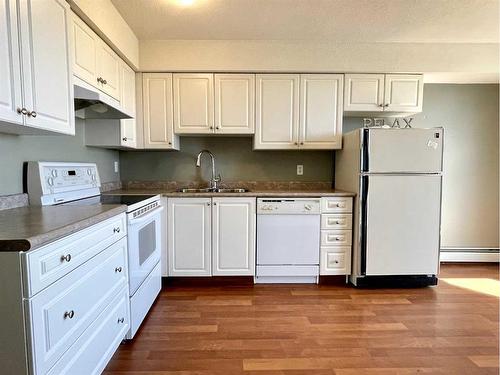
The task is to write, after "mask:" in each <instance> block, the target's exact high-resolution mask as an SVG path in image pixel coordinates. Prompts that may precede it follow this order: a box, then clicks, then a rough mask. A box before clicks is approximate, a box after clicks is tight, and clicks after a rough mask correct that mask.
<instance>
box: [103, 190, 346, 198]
mask: <svg viewBox="0 0 500 375" xmlns="http://www.w3.org/2000/svg"><path fill="white" fill-rule="evenodd" d="M105 194H111V195H113V194H160V195H161V196H163V197H169V198H181V197H185V198H192V197H257V198H259V197H354V196H355V195H356V194H355V193H351V192H348V191H342V190H287V191H283V190H259V191H257V190H254V191H248V192H245V193H180V192H178V191H165V190H161V189H127V190H123V189H122V190H112V191H108V192H106V193H105Z"/></svg>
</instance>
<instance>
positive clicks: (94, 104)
mask: <svg viewBox="0 0 500 375" xmlns="http://www.w3.org/2000/svg"><path fill="white" fill-rule="evenodd" d="M73 88H74V94H75V112H76V116H77V117H79V118H84V119H127V118H133V116H132V115H130V114H128V113H126V112H125V111H124V110H123V109H122V108H121V107H120V102H119V101H118V100H116V99H113V98H112V97H111V96H109V95H106V94H105V93H103V92H101V91H99V90H98V89H96V88H95V87H93V86H91V85H89V84H88V83H87V82H85V81H83V80H81V79H80V78H78V77H73Z"/></svg>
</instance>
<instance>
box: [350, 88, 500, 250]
mask: <svg viewBox="0 0 500 375" xmlns="http://www.w3.org/2000/svg"><path fill="white" fill-rule="evenodd" d="M498 90H499V86H498V85H479V84H478V85H471V84H469V85H451V84H450V85H448V84H447V85H444V84H428V85H425V86H424V107H423V112H422V113H421V114H419V115H416V116H415V119H414V122H413V123H412V125H413V126H414V127H434V126H443V127H444V129H445V135H444V177H443V206H442V207H443V214H442V227H441V232H442V246H443V247H464V248H474V247H479V248H481V247H484V248H498V247H499V238H498V237H499V218H498V216H499V215H498V211H499V198H498V195H499V184H498V181H499V163H498V158H499V155H498V149H499V147H498V146H499V134H498V132H499V130H498V129H499V118H498V113H499V106H498V103H499V94H498ZM361 126H362V119H353V118H350V119H344V131H346V132H347V131H349V130H352V129H356V128H358V127H361Z"/></svg>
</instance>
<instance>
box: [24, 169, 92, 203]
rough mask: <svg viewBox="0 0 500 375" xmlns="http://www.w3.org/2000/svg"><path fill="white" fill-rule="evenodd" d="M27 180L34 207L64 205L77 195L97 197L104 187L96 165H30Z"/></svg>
mask: <svg viewBox="0 0 500 375" xmlns="http://www.w3.org/2000/svg"><path fill="white" fill-rule="evenodd" d="M26 181H27V188H28V195H29V198H30V204H31V202H32V200H33V202H35V201H38V202H41V201H50V204H57V203H62V202H65V201H67V200H68V199H69V197H71V196H75V195H78V196H80V195H82V194H86V193H92V194H94V195H95V194H96V193H95V192H96V191H97V193H98V192H99V188H100V187H101V182H100V179H99V173H98V171H97V165H96V164H95V163H64V162H28V168H27V176H26ZM44 197H45V198H44ZM47 204H48V203H47Z"/></svg>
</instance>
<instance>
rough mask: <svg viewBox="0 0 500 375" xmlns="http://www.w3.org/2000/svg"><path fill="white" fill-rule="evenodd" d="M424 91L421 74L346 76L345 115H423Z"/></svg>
mask: <svg viewBox="0 0 500 375" xmlns="http://www.w3.org/2000/svg"><path fill="white" fill-rule="evenodd" d="M423 88H424V81H423V76H422V75H421V74H346V75H345V94H344V111H345V112H346V115H351V116H356V115H360V116H363V115H365V114H369V113H376V112H388V113H389V114H398V113H401V114H405V113H418V112H422V101H423Z"/></svg>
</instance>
